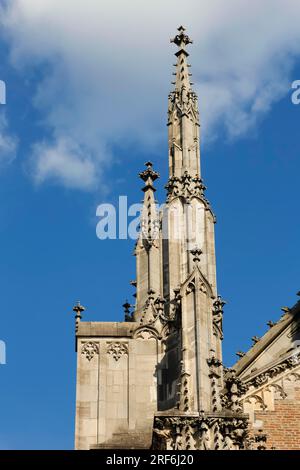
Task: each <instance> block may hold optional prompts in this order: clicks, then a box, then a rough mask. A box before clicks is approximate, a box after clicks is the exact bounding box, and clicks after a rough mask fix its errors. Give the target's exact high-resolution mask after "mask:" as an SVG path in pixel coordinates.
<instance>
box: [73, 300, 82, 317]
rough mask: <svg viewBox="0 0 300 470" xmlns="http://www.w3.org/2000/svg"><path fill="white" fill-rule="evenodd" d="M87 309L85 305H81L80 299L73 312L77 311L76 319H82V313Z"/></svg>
mask: <svg viewBox="0 0 300 470" xmlns="http://www.w3.org/2000/svg"><path fill="white" fill-rule="evenodd" d="M84 311H85V307H83V306H82V305H80V301H79V300H78V301H77V303H76V304H75V305H74V307H73V312H75V313H76V315H75V319H76V320H78V321H80V320H81V318H82V315H81V313H82V312H84Z"/></svg>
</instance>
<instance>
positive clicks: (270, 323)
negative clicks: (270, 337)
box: [267, 320, 276, 328]
mask: <svg viewBox="0 0 300 470" xmlns="http://www.w3.org/2000/svg"><path fill="white" fill-rule="evenodd" d="M274 325H276V323H274V322H273V321H272V320H269V321H268V323H267V326H268V327H269V328H272V327H273V326H274Z"/></svg>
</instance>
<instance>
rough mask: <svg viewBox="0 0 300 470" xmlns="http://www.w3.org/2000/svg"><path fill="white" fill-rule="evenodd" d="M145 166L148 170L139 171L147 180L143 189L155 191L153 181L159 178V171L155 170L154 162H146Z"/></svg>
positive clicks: (141, 176)
mask: <svg viewBox="0 0 300 470" xmlns="http://www.w3.org/2000/svg"><path fill="white" fill-rule="evenodd" d="M145 166H146V170H144V171H142V172H141V173H139V177H140V178H141V179H142V180H143V181H144V182H145V186H144V188H143V191H146V190H147V189H152V190H153V191H155V188H154V187H153V183H154V181H155V180H156V179H157V178H159V173H157V172H156V171H154V170H153V168H152V167H153V164H152V162H146V163H145Z"/></svg>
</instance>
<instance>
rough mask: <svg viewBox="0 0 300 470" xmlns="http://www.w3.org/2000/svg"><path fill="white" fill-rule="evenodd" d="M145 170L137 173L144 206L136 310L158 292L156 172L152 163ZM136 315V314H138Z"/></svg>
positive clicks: (138, 262) (157, 176)
mask: <svg viewBox="0 0 300 470" xmlns="http://www.w3.org/2000/svg"><path fill="white" fill-rule="evenodd" d="M145 166H146V170H144V171H142V172H141V173H140V174H139V176H140V178H141V179H142V180H143V181H144V183H145V186H144V187H143V188H142V191H143V192H144V200H143V207H142V211H141V224H140V225H141V230H140V236H139V239H138V241H137V245H136V249H135V255H136V265H137V299H136V310H137V312H140V310H141V309H142V308H143V307H144V304H145V301H146V300H147V298H148V296H149V293H150V292H151V293H154V292H155V293H156V294H157V295H158V294H159V292H160V261H159V217H158V211H157V207H156V201H155V197H154V193H155V191H156V189H155V188H154V185H153V184H154V181H155V180H156V179H157V178H159V174H158V173H157V172H156V171H154V170H153V165H152V163H151V162H146V163H145ZM136 317H138V314H137V316H136Z"/></svg>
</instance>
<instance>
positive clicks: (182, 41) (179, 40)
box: [170, 26, 193, 49]
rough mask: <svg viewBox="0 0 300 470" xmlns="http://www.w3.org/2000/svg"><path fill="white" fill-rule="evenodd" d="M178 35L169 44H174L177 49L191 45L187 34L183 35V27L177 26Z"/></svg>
mask: <svg viewBox="0 0 300 470" xmlns="http://www.w3.org/2000/svg"><path fill="white" fill-rule="evenodd" d="M177 31H178V34H176V36H175V37H174V38H173V39H170V42H174V44H176V46H178V47H179V49H184V48H185V46H186V45H187V44H192V43H193V41H192V40H191V39H190V38H189V37H188V35H187V34H185V33H184V31H185V28H184V27H183V26H179V28H177Z"/></svg>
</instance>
